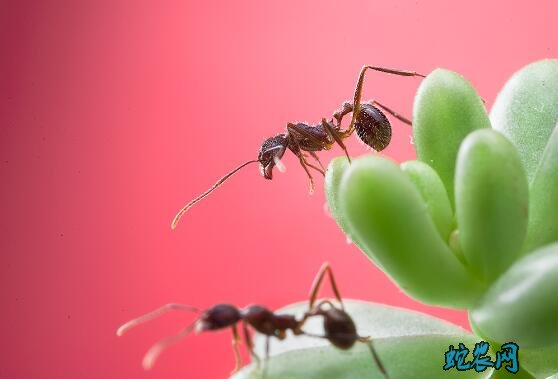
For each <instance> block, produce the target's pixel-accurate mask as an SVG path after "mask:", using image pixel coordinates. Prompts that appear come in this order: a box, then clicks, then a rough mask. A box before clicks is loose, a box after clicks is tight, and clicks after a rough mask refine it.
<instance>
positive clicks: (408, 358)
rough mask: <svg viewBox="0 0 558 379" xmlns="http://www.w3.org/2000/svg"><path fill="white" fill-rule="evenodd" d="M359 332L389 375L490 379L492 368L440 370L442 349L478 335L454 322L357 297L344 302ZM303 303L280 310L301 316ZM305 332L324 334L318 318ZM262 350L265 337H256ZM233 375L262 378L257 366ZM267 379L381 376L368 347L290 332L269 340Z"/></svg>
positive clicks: (392, 377)
mask: <svg viewBox="0 0 558 379" xmlns="http://www.w3.org/2000/svg"><path fill="white" fill-rule="evenodd" d="M345 307H346V310H347V312H348V313H349V314H350V315H351V316H352V317H353V319H354V321H355V324H356V325H357V328H358V331H359V333H360V334H361V335H367V336H371V337H373V340H374V343H373V344H374V348H375V349H376V350H377V352H378V355H379V357H380V359H381V360H382V363H383V364H384V366H385V368H386V370H387V372H388V374H389V376H390V379H398V378H399V379H403V378H405V379H407V378H411V377H412V378H417V379H421V378H424V379H432V378H488V377H489V375H490V371H486V372H484V373H483V374H477V373H475V372H474V371H468V372H462V371H457V370H455V369H452V370H448V371H444V370H443V369H442V367H443V365H444V353H445V352H446V351H447V350H448V348H449V345H453V346H457V344H458V343H459V342H462V343H464V344H465V345H466V346H470V347H471V348H472V347H473V346H474V344H475V343H476V342H478V339H477V338H476V337H474V336H472V335H471V334H469V333H468V332H466V331H465V330H463V329H461V328H460V327H458V326H455V325H452V324H449V323H447V322H445V321H442V320H439V319H436V318H433V317H431V316H428V315H424V314H420V313H417V312H413V311H408V310H403V309H398V308H393V307H388V306H383V305H380V304H373V303H366V302H360V301H353V300H347V301H345ZM306 309H307V303H306V302H304V303H297V304H294V305H292V306H289V307H286V308H284V309H282V310H280V311H279V312H285V313H291V314H301V313H302V312H304V311H305V310H306ZM305 330H306V331H307V332H309V333H317V334H320V333H323V328H322V327H321V322H320V320H318V319H316V320H313V321H312V322H310V323H308V325H306V326H305ZM256 344H257V349H258V351H259V352H260V353H261V352H262V350H261V349H262V345H263V341H262V339H261V338H258V339H257V341H256ZM233 378H234V379H244V378H262V369H261V368H258V367H257V366H256V365H255V364H252V365H249V366H247V367H245V368H243V369H242V370H241V371H240V372H239V373H237V374H236V375H234V376H233ZM267 378H268V379H276V378H281V379H286V378H289V379H296V378H301V379H302V378H304V379H311V378H320V379H329V378H332V379H333V378H336V379H353V378H354V379H357V378H358V379H361V378H381V379H383V375H382V374H381V373H380V372H379V371H378V369H377V367H376V365H375V363H374V360H373V359H372V356H371V353H370V351H369V350H368V348H367V346H366V345H365V344H362V343H358V344H357V345H355V346H353V347H352V348H351V349H349V350H345V351H344V350H339V349H337V348H335V347H332V346H331V345H329V343H328V342H327V341H325V340H323V339H319V338H310V337H303V336H289V337H287V339H286V340H284V341H276V340H273V343H272V345H271V358H270V359H269V361H268V368H267Z"/></svg>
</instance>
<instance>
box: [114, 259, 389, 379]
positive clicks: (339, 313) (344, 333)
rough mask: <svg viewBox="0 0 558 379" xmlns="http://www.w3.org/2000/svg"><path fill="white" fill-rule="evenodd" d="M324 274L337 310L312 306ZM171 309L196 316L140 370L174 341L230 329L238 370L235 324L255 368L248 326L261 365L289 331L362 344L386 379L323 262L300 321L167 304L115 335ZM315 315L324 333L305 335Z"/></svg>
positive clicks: (343, 345)
mask: <svg viewBox="0 0 558 379" xmlns="http://www.w3.org/2000/svg"><path fill="white" fill-rule="evenodd" d="M326 274H328V276H329V281H330V284H331V287H332V289H333V293H334V294H335V298H336V299H337V301H338V302H339V305H340V307H336V306H335V305H334V304H333V303H332V302H331V301H329V300H322V301H320V302H318V303H317V304H315V303H316V299H317V296H318V292H319V289H320V287H321V285H322V282H323V279H324V277H325V275H326ZM171 310H184V311H191V312H195V313H197V314H199V317H198V318H197V319H196V320H195V321H194V322H193V323H192V324H190V325H188V326H186V327H185V328H183V329H182V330H181V331H179V332H178V334H176V335H173V336H170V337H167V338H164V339H162V340H160V341H159V342H157V343H156V344H155V345H153V346H152V347H151V348H150V349H149V350H148V352H147V353H146V354H145V356H144V359H143V367H144V369H146V370H148V369H150V368H151V367H152V366H153V364H154V363H155V361H156V359H157V357H158V356H159V355H160V354H161V353H162V352H163V350H165V349H166V348H167V347H168V346H170V345H172V344H174V343H176V342H178V341H179V340H181V339H182V338H184V337H186V336H187V335H188V334H189V333H190V332H192V331H195V332H197V333H199V332H204V331H212V330H220V329H225V328H231V330H232V334H233V340H232V345H233V351H234V354H235V367H234V370H233V373H234V372H236V371H237V370H238V369H239V368H240V364H241V358H240V352H239V342H240V335H239V332H238V324H239V323H240V322H242V330H243V335H244V340H245V342H246V346H247V348H248V350H249V352H250V354H251V356H252V357H253V358H254V360H255V361H256V362H257V364H258V365H259V363H260V358H259V357H258V356H257V354H256V353H255V352H254V344H253V342H252V337H251V335H250V331H249V329H248V327H251V328H252V329H254V330H255V331H256V332H258V333H261V334H263V335H264V336H266V344H265V362H267V360H268V358H269V342H270V338H271V337H275V338H277V339H279V340H283V339H285V338H286V336H287V334H286V332H287V331H288V330H290V331H291V332H292V333H293V334H294V335H295V336H298V335H307V336H312V337H318V338H325V339H327V340H328V341H329V342H330V343H331V344H332V345H334V346H335V347H337V348H339V349H343V350H347V349H350V348H351V347H353V345H354V344H355V343H356V342H363V343H366V344H367V345H368V347H369V349H370V352H371V354H372V357H373V359H374V361H375V363H376V365H377V366H378V368H379V370H380V371H381V372H382V374H383V375H384V377H385V378H386V379H387V378H388V374H387V372H386V369H385V368H384V365H383V364H382V361H381V360H380V357H379V355H378V353H377V352H376V350H375V349H374V346H373V345H372V340H371V338H370V337H362V336H359V335H358V333H357V331H356V326H355V323H354V321H353V319H352V318H351V316H350V315H349V314H348V313H347V312H345V308H344V305H343V300H342V299H341V295H340V294H339V290H338V288H337V284H336V283H335V278H334V277H333V272H332V270H331V267H330V266H329V264H328V263H324V264H323V265H322V267H321V268H320V271H318V274H317V275H316V278H315V279H314V282H313V284H312V287H311V290H310V299H309V303H308V311H306V312H305V313H304V314H303V315H302V317H301V318H297V317H296V316H294V315H289V314H275V313H274V312H272V311H270V310H269V309H267V308H265V307H263V306H260V305H249V306H247V307H245V308H242V309H239V308H237V307H235V306H234V305H230V304H218V305H215V306H213V307H211V308H209V309H207V310H205V311H200V310H199V309H197V308H194V307H190V306H187V305H181V304H167V305H165V306H163V307H161V308H158V309H156V310H155V311H153V312H150V313H147V314H145V315H143V316H140V317H138V318H136V319H133V320H131V321H128V322H127V323H125V324H124V325H122V326H121V327H120V328H118V331H117V332H116V334H117V335H118V336H121V335H123V334H124V333H126V332H127V331H128V330H130V329H132V328H134V327H136V326H138V325H140V324H143V323H144V322H146V321H149V320H152V319H154V318H156V317H158V316H160V315H161V314H163V313H165V312H167V311H171ZM316 316H321V317H322V318H323V329H324V332H325V334H324V335H314V334H309V333H306V332H305V331H304V330H303V329H302V328H303V326H304V324H305V322H306V320H308V319H309V318H311V317H316ZM265 368H266V366H264V377H265V376H266V372H265Z"/></svg>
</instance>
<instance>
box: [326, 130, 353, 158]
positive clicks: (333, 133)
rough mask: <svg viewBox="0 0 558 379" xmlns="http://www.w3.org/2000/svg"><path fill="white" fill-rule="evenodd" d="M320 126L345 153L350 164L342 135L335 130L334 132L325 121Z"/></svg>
mask: <svg viewBox="0 0 558 379" xmlns="http://www.w3.org/2000/svg"><path fill="white" fill-rule="evenodd" d="M322 125H323V126H324V129H325V130H326V132H328V133H329V135H331V136H332V137H333V139H334V140H335V142H337V144H338V145H339V146H341V148H342V149H343V151H344V152H345V155H346V156H347V159H348V160H349V163H351V157H350V156H349V152H348V151H347V147H346V146H345V144H344V143H343V135H342V134H340V133H339V132H338V131H337V130H335V128H333V127H332V126H331V125H330V124H329V123H328V122H327V121H326V120H325V119H324V120H322Z"/></svg>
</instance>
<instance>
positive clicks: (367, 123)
mask: <svg viewBox="0 0 558 379" xmlns="http://www.w3.org/2000/svg"><path fill="white" fill-rule="evenodd" d="M368 69H371V70H375V71H380V72H385V73H388V74H395V75H401V76H419V77H423V78H424V77H425V75H422V74H419V73H417V72H414V71H405V70H396V69H390V68H384V67H376V66H364V67H363V68H362V70H361V71H360V75H359V77H358V81H357V85H356V89H355V94H354V99H353V101H352V102H349V101H347V102H345V103H343V105H342V107H341V109H339V110H337V111H336V112H335V113H334V114H333V118H332V119H330V120H326V119H325V118H323V119H322V121H321V123H319V124H316V125H309V124H307V123H303V122H297V123H291V122H289V123H288V124H287V130H286V131H285V132H283V133H281V134H277V135H276V136H273V137H270V138H268V139H266V140H265V141H264V142H263V144H262V146H261V147H260V151H259V154H258V159H255V160H249V161H247V162H245V163H243V164H241V165H240V166H238V167H237V168H235V169H233V170H232V171H230V172H229V173H227V174H226V175H224V176H223V177H222V178H220V179H219V180H218V181H217V182H216V183H215V184H214V185H213V186H211V187H210V188H209V189H208V190H207V191H205V192H204V193H202V194H201V195H199V196H198V197H196V198H195V199H193V200H192V201H190V202H189V203H188V204H186V205H185V206H184V207H183V208H182V209H181V210H180V211H179V212H178V213H177V214H176V216H175V217H174V219H173V221H172V224H171V227H172V229H175V228H176V226H177V224H178V222H179V221H180V218H181V217H182V215H184V213H186V211H187V210H188V209H190V208H191V207H192V206H193V205H194V204H196V203H197V202H199V201H200V200H202V199H203V198H205V197H206V196H207V195H209V194H210V193H211V192H213V191H214V190H215V189H216V188H217V187H219V186H220V185H221V184H222V183H223V182H224V181H226V180H227V179H228V178H229V177H231V176H232V175H234V174H235V173H236V172H237V171H239V170H241V169H242V168H244V167H245V166H248V165H249V164H252V163H259V164H260V173H261V175H262V176H263V177H264V178H266V179H269V180H271V179H272V178H273V168H274V167H275V166H277V168H278V169H279V171H284V170H285V168H284V166H283V164H282V163H281V158H282V157H283V154H284V153H285V151H286V150H287V148H288V149H289V150H291V151H292V152H293V154H295V155H296V156H297V157H298V159H299V161H300V165H301V166H302V168H303V169H304V171H306V174H307V175H308V178H309V179H310V193H313V192H314V179H313V178H312V174H310V170H309V168H312V169H314V170H316V171H318V172H319V173H320V174H322V175H324V176H325V168H324V166H323V164H322V162H321V161H320V159H319V158H318V155H317V154H316V152H317V151H322V150H329V149H331V148H332V147H333V145H334V144H335V143H337V144H338V145H339V146H340V147H341V148H342V149H343V151H344V152H345V155H346V156H347V159H348V160H349V162H350V161H351V158H350V157H349V153H348V151H347V148H346V147H345V144H344V143H343V140H344V139H346V138H348V137H349V136H350V135H351V134H352V133H353V132H354V131H355V130H356V132H357V136H358V138H359V139H360V140H361V141H362V142H363V143H365V144H366V145H368V146H370V147H371V148H372V149H374V150H376V151H382V150H383V149H385V148H386V147H387V146H388V145H389V142H390V141H391V125H390V123H389V120H388V119H387V117H386V116H385V114H384V113H383V112H382V111H381V110H380V108H381V109H383V110H384V111H385V112H387V113H389V114H390V115H392V116H393V117H395V118H397V119H398V120H400V121H402V122H404V123H405V124H408V125H411V121H410V120H408V119H407V118H405V117H403V116H401V115H400V114H398V113H396V112H394V111H392V110H391V109H389V108H388V107H386V106H385V105H383V104H380V103H379V102H377V101H375V100H372V101H369V102H367V103H362V104H361V102H360V99H361V94H362V85H363V82H364V74H365V73H366V70H368ZM351 112H352V117H351V123H350V124H349V127H348V128H347V129H345V130H343V129H342V128H341V120H342V119H343V117H344V116H345V115H347V114H348V113H351ZM334 120H335V121H334ZM305 152H307V153H308V154H310V155H311V156H312V157H313V158H314V159H315V160H316V161H317V162H318V164H319V166H320V167H317V166H314V165H313V164H311V163H309V162H308V160H307V159H308V156H307V155H306V154H305Z"/></svg>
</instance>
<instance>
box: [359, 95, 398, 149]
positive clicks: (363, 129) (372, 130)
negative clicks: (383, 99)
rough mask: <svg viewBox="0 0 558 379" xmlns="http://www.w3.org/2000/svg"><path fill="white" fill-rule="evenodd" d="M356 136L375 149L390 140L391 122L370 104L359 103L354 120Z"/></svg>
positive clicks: (387, 143) (380, 147)
mask: <svg viewBox="0 0 558 379" xmlns="http://www.w3.org/2000/svg"><path fill="white" fill-rule="evenodd" d="M355 130H356V132H357V135H358V138H359V139H360V140H361V141H362V142H364V143H365V144H366V145H368V146H370V147H371V148H373V149H374V150H376V151H382V150H384V149H385V148H386V147H387V146H388V145H389V143H390V141H391V124H390V123H389V120H388V119H387V117H386V116H385V115H384V113H383V112H382V111H380V110H379V109H378V108H376V107H375V106H373V105H371V104H361V105H360V108H359V111H358V114H357V116H356V121H355Z"/></svg>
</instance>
